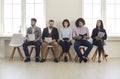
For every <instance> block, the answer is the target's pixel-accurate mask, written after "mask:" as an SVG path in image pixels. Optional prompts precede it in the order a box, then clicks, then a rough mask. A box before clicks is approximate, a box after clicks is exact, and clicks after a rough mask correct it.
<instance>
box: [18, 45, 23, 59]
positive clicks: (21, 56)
mask: <svg viewBox="0 0 120 79" xmlns="http://www.w3.org/2000/svg"><path fill="white" fill-rule="evenodd" d="M17 50H18V53H19V55H20V58H21V60H22V61H23V59H24V57H23V55H22V53H21V51H20V48H19V47H17Z"/></svg>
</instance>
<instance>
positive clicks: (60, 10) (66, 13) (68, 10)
mask: <svg viewBox="0 0 120 79" xmlns="http://www.w3.org/2000/svg"><path fill="white" fill-rule="evenodd" d="M45 3H46V20H47V22H48V20H49V19H53V20H55V25H56V26H57V27H60V26H61V23H62V21H63V19H69V20H70V22H71V27H74V26H75V24H74V21H75V20H76V19H77V18H78V17H81V16H82V13H81V11H82V9H81V7H82V6H81V0H46V2H45Z"/></svg>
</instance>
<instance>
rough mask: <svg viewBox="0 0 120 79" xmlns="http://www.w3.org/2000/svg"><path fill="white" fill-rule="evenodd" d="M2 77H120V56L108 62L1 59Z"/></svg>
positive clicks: (0, 69) (54, 78)
mask: <svg viewBox="0 0 120 79" xmlns="http://www.w3.org/2000/svg"><path fill="white" fill-rule="evenodd" d="M0 79H120V58H110V59H108V62H105V61H104V62H102V63H100V64H99V63H97V62H92V61H90V62H88V63H81V64H80V63H76V62H71V61H70V62H67V63H64V62H63V61H61V62H59V63H54V62H52V61H51V60H48V61H47V62H45V63H35V62H34V60H32V61H31V62H30V63H24V62H22V61H20V60H14V61H8V59H0Z"/></svg>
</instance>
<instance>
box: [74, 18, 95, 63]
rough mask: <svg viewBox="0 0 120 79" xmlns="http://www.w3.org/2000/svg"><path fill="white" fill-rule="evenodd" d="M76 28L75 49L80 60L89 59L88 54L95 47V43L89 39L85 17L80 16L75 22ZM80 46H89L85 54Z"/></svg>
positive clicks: (85, 60)
mask: <svg viewBox="0 0 120 79" xmlns="http://www.w3.org/2000/svg"><path fill="white" fill-rule="evenodd" d="M75 24H76V28H75V29H74V30H73V39H74V40H75V43H74V49H75V51H76V53H77V55H78V57H79V62H80V63H81V62H82V61H84V62H87V61H88V55H89V53H90V51H91V49H92V47H93V45H92V44H91V43H90V42H89V41H88V39H89V37H90V36H89V29H88V28H87V27H85V26H84V25H85V20H84V19H83V18H78V19H77V20H76V22H75ZM80 46H85V47H87V49H86V51H85V52H84V54H82V52H81V51H80Z"/></svg>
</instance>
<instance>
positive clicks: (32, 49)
mask: <svg viewBox="0 0 120 79" xmlns="http://www.w3.org/2000/svg"><path fill="white" fill-rule="evenodd" d="M33 49H34V47H32V48H31V50H30V56H31V54H32V52H33Z"/></svg>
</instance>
